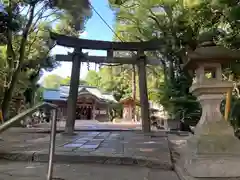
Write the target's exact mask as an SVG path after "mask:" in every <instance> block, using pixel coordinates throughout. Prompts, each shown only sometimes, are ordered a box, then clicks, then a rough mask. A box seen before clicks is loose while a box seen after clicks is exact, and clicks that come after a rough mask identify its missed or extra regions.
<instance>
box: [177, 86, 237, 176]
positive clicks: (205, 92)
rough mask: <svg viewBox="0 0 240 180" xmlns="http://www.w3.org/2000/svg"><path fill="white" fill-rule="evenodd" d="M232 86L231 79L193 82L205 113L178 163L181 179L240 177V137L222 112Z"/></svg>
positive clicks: (194, 89) (194, 90)
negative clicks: (224, 98) (205, 82)
mask: <svg viewBox="0 0 240 180" xmlns="http://www.w3.org/2000/svg"><path fill="white" fill-rule="evenodd" d="M231 86H232V85H231V84H230V83H229V82H222V83H216V84H205V85H202V84H199V85H195V86H193V88H192V90H193V91H192V92H193V94H195V95H196V96H197V98H198V100H199V102H200V103H201V106H202V116H201V119H200V121H199V123H198V124H197V126H196V129H195V135H194V136H192V137H191V138H189V140H188V141H187V143H186V145H185V147H184V148H183V149H182V154H181V158H180V160H179V162H177V165H176V170H177V172H178V173H179V175H180V176H181V177H182V180H194V179H200V178H201V180H204V179H205V178H206V179H207V180H209V178H211V179H218V178H221V179H222V178H226V179H228V180H229V179H231V178H237V179H240V171H239V167H238V166H239V162H240V140H239V139H238V138H237V137H235V136H234V131H233V128H232V127H231V125H230V123H229V122H228V121H226V120H224V118H223V116H222V114H221V112H220V103H221V101H222V99H223V93H224V92H226V91H227V89H228V88H230V87H231ZM235 180H236V179H235Z"/></svg>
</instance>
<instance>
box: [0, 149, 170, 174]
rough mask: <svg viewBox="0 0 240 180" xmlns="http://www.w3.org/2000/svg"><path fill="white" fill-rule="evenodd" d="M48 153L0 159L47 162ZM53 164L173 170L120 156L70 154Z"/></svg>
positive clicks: (5, 155)
mask: <svg viewBox="0 0 240 180" xmlns="http://www.w3.org/2000/svg"><path fill="white" fill-rule="evenodd" d="M48 156H49V155H48V153H42V152H32V151H26V152H17V151H15V152H9V153H8V152H0V159H4V160H10V161H27V162H42V163H47V162H48ZM54 162H55V163H69V164H73V163H79V164H80V163H95V164H113V165H131V166H140V167H148V168H153V169H161V170H173V168H174V167H173V165H172V164H168V163H164V162H161V161H160V160H157V159H146V158H143V157H137V156H136V157H126V156H122V155H114V156H106V155H94V154H92V155H89V154H87V155H79V154H78V155H72V154H64V153H63V154H55V161H54Z"/></svg>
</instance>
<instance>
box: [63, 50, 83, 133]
mask: <svg viewBox="0 0 240 180" xmlns="http://www.w3.org/2000/svg"><path fill="white" fill-rule="evenodd" d="M72 57H73V58H72V72H71V80H70V89H69V96H68V101H67V120H66V125H65V133H66V134H69V135H71V134H73V133H74V127H75V120H76V108H77V97H78V86H79V79H80V69H81V58H82V51H81V50H78V51H77V50H76V49H75V50H74V53H73V56H72Z"/></svg>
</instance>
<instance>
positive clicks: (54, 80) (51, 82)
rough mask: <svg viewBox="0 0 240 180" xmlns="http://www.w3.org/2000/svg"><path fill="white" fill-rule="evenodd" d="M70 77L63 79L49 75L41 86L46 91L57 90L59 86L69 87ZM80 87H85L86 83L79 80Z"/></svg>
mask: <svg viewBox="0 0 240 180" xmlns="http://www.w3.org/2000/svg"><path fill="white" fill-rule="evenodd" d="M70 80H71V77H69V76H68V77H66V78H63V77H61V76H59V75H57V74H51V75H48V76H46V77H45V78H44V80H43V82H42V86H43V87H44V88H47V89H58V88H59V87H60V85H70ZM79 84H80V85H87V83H86V81H84V80H80V81H79Z"/></svg>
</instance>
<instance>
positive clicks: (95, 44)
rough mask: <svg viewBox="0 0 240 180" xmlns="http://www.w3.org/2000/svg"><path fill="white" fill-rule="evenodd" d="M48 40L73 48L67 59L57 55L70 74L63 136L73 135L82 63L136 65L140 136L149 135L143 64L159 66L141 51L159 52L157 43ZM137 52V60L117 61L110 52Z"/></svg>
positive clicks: (58, 37) (63, 37) (56, 37)
mask: <svg viewBox="0 0 240 180" xmlns="http://www.w3.org/2000/svg"><path fill="white" fill-rule="evenodd" d="M50 37H51V39H52V40H54V41H55V42H56V44H57V45H61V46H65V47H71V48H74V52H73V53H71V54H68V55H56V60H57V61H68V62H69V61H71V62H72V72H71V80H70V90H69V96H68V104H67V115H68V118H67V122H66V126H65V133H67V134H73V133H74V127H75V119H76V104H77V96H78V86H79V76H80V67H81V62H94V63H111V64H112V63H120V64H136V65H137V66H138V74H139V91H140V92H139V94H140V106H141V118H142V130H143V132H150V131H151V127H150V126H151V123H150V118H149V102H148V90H147V81H146V64H151V65H159V64H160V62H159V60H157V59H148V58H146V56H145V55H144V51H155V50H157V49H159V46H160V43H159V41H156V40H152V41H146V42H109V41H97V40H86V39H79V38H76V37H71V36H66V35H61V34H56V33H53V32H50ZM82 49H92V50H106V51H107V57H103V56H87V55H86V54H84V53H83V52H82ZM114 50H116V51H137V56H136V57H131V58H129V57H128V58H125V57H124V58H120V57H113V51H114Z"/></svg>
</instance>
